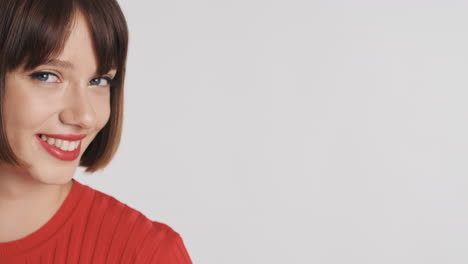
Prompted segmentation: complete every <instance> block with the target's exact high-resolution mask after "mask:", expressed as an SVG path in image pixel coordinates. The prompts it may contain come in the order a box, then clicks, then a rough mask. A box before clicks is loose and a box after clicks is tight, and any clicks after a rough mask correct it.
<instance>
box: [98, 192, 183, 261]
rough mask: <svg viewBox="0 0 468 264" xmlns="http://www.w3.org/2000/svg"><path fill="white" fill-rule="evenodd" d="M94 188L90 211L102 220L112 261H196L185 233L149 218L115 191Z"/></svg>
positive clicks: (101, 233) (103, 234)
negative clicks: (125, 201)
mask: <svg viewBox="0 0 468 264" xmlns="http://www.w3.org/2000/svg"><path fill="white" fill-rule="evenodd" d="M93 192H94V198H93V199H92V200H93V205H92V206H91V207H90V212H89V213H90V215H94V216H95V217H96V218H98V219H99V220H100V221H102V223H101V224H100V226H101V228H100V230H99V233H100V235H99V237H101V238H100V239H101V242H102V243H104V244H107V243H106V242H104V241H102V240H103V239H104V237H106V238H107V240H108V242H109V248H108V250H109V253H110V254H109V255H108V258H110V259H108V260H109V261H110V263H126V262H127V261H129V262H132V263H151V264H156V263H165V264H172V263H174V264H175V263H177V264H190V263H192V262H191V260H190V257H189V255H188V253H187V250H186V248H185V245H184V243H183V240H182V238H181V236H180V235H179V233H177V232H176V231H175V230H174V229H172V228H171V227H170V226H169V225H167V224H165V223H161V222H158V221H154V220H151V219H149V218H148V217H146V216H145V215H144V214H143V213H141V212H140V211H138V210H136V209H134V208H132V207H130V206H128V205H127V204H125V203H123V202H121V201H119V200H118V199H116V198H115V197H113V196H111V195H108V194H105V193H103V192H100V191H97V190H94V189H93ZM98 247H99V246H98ZM113 253H115V254H113ZM131 260H134V261H131ZM113 261H114V262H113Z"/></svg>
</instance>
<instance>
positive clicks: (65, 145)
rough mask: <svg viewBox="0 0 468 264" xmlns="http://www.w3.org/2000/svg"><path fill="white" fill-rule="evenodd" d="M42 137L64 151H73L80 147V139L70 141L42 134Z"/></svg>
mask: <svg viewBox="0 0 468 264" xmlns="http://www.w3.org/2000/svg"><path fill="white" fill-rule="evenodd" d="M41 139H42V140H44V141H45V142H47V143H48V144H49V145H52V146H55V147H57V148H59V149H61V150H63V151H73V150H75V149H76V148H77V147H78V145H80V140H77V141H68V140H63V139H58V138H48V137H47V136H45V135H42V136H41Z"/></svg>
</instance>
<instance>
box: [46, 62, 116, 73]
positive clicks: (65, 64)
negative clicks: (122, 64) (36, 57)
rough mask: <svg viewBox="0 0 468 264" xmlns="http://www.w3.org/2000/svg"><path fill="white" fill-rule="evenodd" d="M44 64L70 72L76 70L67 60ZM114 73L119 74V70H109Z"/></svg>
mask: <svg viewBox="0 0 468 264" xmlns="http://www.w3.org/2000/svg"><path fill="white" fill-rule="evenodd" d="M44 64H45V65H50V66H55V67H59V68H65V69H70V70H73V69H74V68H75V66H74V65H73V63H71V62H69V61H65V60H59V59H51V60H48V61H46V63H44ZM114 71H115V72H117V69H114V68H112V69H110V70H109V72H108V73H113V72H114Z"/></svg>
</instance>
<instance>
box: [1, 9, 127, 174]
mask: <svg viewBox="0 0 468 264" xmlns="http://www.w3.org/2000/svg"><path fill="white" fill-rule="evenodd" d="M0 7H1V8H0V105H1V106H3V105H4V104H3V100H4V94H5V75H6V73H7V72H9V71H11V70H14V69H17V68H18V67H20V66H22V67H24V68H25V69H26V70H31V69H34V68H36V67H37V66H39V65H41V64H44V63H45V62H46V61H48V60H49V59H52V58H54V56H57V55H58V54H60V53H61V51H62V50H63V47H64V44H65V41H66V40H67V38H68V36H69V34H70V27H71V24H72V21H73V19H74V16H75V14H76V12H77V11H80V12H81V13H82V14H83V15H84V17H85V18H86V19H87V22H88V25H89V27H90V31H91V34H92V37H93V46H94V49H95V51H96V56H97V61H98V74H104V73H106V72H108V71H109V70H110V69H112V68H115V69H117V74H116V76H115V78H114V80H113V82H112V87H111V98H110V100H111V101H110V105H111V114H110V118H109V121H108V122H107V124H106V125H105V126H104V128H103V129H102V130H101V131H99V133H98V134H97V135H96V137H95V138H94V140H93V141H92V142H91V144H90V145H89V146H88V148H87V149H86V151H85V152H84V153H83V156H82V157H81V160H80V164H79V166H83V167H86V172H94V171H96V170H99V169H101V168H104V167H105V166H106V165H107V164H108V163H109V162H110V161H111V160H112V157H113V156H114V154H115V152H116V151H117V148H118V145H119V143H120V137H121V133H122V123H123V120H122V119H123V95H124V92H123V88H124V79H125V65H126V58H127V47H128V29H127V23H126V21H125V18H124V15H123V13H122V10H121V9H120V7H119V5H118V3H117V1H116V0H0ZM3 113H4V111H3V107H0V163H7V164H11V165H14V166H19V167H24V166H26V167H30V164H27V163H26V162H24V161H21V160H20V159H19V158H18V157H17V156H16V155H15V154H14V152H13V150H12V148H11V146H10V144H9V143H8V140H7V136H6V132H5V131H6V130H5V126H4V117H3Z"/></svg>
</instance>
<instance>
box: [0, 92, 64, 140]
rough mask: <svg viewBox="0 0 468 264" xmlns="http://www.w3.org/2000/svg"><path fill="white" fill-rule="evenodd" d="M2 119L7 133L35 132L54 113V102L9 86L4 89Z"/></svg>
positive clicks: (51, 99)
mask: <svg viewBox="0 0 468 264" xmlns="http://www.w3.org/2000/svg"><path fill="white" fill-rule="evenodd" d="M5 91H6V92H5V98H4V106H3V111H4V118H5V126H6V129H7V131H8V130H14V131H15V133H14V134H16V133H20V134H21V133H23V132H24V131H25V130H28V131H29V130H37V128H38V127H39V126H40V125H41V124H43V123H44V122H45V120H46V119H47V118H48V116H50V115H51V113H53V112H54V110H55V107H56V105H57V102H56V100H53V98H50V97H49V98H47V97H44V96H41V95H40V94H37V93H34V92H30V91H29V92H27V91H25V90H24V89H22V87H15V86H10V87H9V88H6V89H5Z"/></svg>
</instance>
